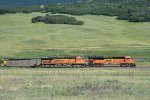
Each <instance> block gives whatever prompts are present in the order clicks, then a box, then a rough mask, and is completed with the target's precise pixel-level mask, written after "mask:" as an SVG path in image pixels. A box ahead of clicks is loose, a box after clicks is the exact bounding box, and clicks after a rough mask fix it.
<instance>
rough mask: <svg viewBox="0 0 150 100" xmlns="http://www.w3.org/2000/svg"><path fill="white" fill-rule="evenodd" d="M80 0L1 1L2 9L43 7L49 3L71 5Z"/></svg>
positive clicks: (0, 6)
mask: <svg viewBox="0 0 150 100" xmlns="http://www.w3.org/2000/svg"><path fill="white" fill-rule="evenodd" d="M77 1H79V0H0V8H13V7H20V6H31V5H41V4H48V3H71V2H77Z"/></svg>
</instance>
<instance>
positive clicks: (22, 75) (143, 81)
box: [0, 68, 150, 100]
mask: <svg viewBox="0 0 150 100" xmlns="http://www.w3.org/2000/svg"><path fill="white" fill-rule="evenodd" d="M149 76H150V73H149V71H146V70H145V71H144V70H138V69H115V70H113V68H64V69H63V68H62V69H59V68H57V69H55V68H54V69H52V68H51V69H41V68H40V69H25V68H22V69H19V68H11V69H10V68H1V69H0V98H1V100H17V99H19V100H41V99H44V100H70V99H71V100H77V99H78V100H91V99H94V100H99V99H101V100H103V99H104V100H120V99H121V100H129V99H131V98H132V100H141V99H144V100H148V99H149V98H150V77H149Z"/></svg>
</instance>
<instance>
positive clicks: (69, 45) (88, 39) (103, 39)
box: [0, 13, 150, 65]
mask: <svg viewBox="0 0 150 100" xmlns="http://www.w3.org/2000/svg"><path fill="white" fill-rule="evenodd" d="M40 15H43V16H44V15H45V14H44V13H31V14H20V13H18V14H6V15H1V16H0V45H1V47H0V56H1V58H2V57H43V56H50V55H104V56H120V55H123V56H124V55H131V56H133V57H136V58H149V56H150V39H149V37H150V27H149V26H150V23H131V22H127V21H120V20H116V18H115V17H108V16H95V15H84V16H75V17H76V18H77V20H81V21H84V23H85V24H84V25H82V26H75V25H62V24H61V25H59V24H44V23H36V24H33V23H31V18H32V17H35V16H40ZM149 65H150V64H149Z"/></svg>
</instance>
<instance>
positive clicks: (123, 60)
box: [89, 56, 136, 67]
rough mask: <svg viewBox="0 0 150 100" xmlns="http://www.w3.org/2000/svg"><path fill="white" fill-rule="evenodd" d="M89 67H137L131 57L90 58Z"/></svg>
mask: <svg viewBox="0 0 150 100" xmlns="http://www.w3.org/2000/svg"><path fill="white" fill-rule="evenodd" d="M89 65H90V66H94V67H101V66H104V65H119V66H120V67H135V66H136V65H135V60H134V59H133V58H131V57H130V56H124V57H89Z"/></svg>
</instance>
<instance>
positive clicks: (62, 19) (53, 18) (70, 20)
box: [31, 14, 84, 25]
mask: <svg viewBox="0 0 150 100" xmlns="http://www.w3.org/2000/svg"><path fill="white" fill-rule="evenodd" d="M31 21H32V23H36V22H44V23H46V24H70V25H83V24H84V22H83V21H78V20H76V19H75V17H69V16H65V15H48V14H46V15H45V16H37V17H33V18H32V19H31Z"/></svg>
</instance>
